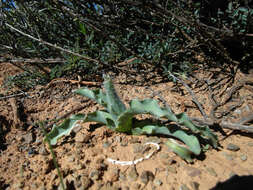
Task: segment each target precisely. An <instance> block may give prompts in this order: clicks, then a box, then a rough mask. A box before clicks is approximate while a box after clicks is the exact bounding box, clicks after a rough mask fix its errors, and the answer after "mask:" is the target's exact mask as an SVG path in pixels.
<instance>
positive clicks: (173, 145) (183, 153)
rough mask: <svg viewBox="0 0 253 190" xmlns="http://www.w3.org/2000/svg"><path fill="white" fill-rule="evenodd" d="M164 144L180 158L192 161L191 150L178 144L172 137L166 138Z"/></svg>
mask: <svg viewBox="0 0 253 190" xmlns="http://www.w3.org/2000/svg"><path fill="white" fill-rule="evenodd" d="M165 144H166V145H167V146H168V147H169V148H170V149H171V150H172V151H173V152H175V153H176V154H177V155H179V156H180V157H181V158H183V159H185V160H186V161H187V162H189V163H192V158H191V155H192V152H191V151H190V150H188V149H187V148H185V147H183V146H182V145H180V144H178V143H177V142H176V141H175V140H174V139H168V141H167V142H166V143H165Z"/></svg>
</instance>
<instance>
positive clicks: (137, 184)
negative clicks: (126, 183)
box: [132, 183, 141, 190]
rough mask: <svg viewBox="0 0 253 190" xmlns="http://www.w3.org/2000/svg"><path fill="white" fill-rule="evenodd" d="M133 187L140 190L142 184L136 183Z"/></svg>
mask: <svg viewBox="0 0 253 190" xmlns="http://www.w3.org/2000/svg"><path fill="white" fill-rule="evenodd" d="M132 187H133V189H136V190H138V189H140V188H141V184H139V183H134V184H133V186H132Z"/></svg>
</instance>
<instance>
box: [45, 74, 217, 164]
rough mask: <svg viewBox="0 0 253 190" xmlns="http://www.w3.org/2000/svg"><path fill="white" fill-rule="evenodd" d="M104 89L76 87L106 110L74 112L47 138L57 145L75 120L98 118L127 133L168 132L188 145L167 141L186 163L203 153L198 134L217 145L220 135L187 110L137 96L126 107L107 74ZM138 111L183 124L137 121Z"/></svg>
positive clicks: (153, 133) (165, 133)
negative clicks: (179, 110) (177, 111)
mask: <svg viewBox="0 0 253 190" xmlns="http://www.w3.org/2000/svg"><path fill="white" fill-rule="evenodd" d="M104 88H105V92H104V91H103V90H102V89H96V90H90V89H87V88H81V89H78V90H76V91H75V93H77V94H80V95H82V96H85V97H88V98H90V99H92V100H94V101H96V102H97V103H98V104H100V105H102V106H103V107H104V108H105V110H98V111H95V112H93V113H88V114H87V115H84V114H77V115H72V116H71V117H70V118H68V119H66V120H65V121H64V122H63V123H62V124H60V125H58V126H54V127H53V129H52V130H51V132H50V133H48V134H47V135H46V139H47V141H48V142H50V144H52V145H55V144H56V143H57V140H58V139H59V138H60V137H62V136H64V135H68V134H69V133H70V132H71V130H72V129H73V128H74V127H75V124H76V122H77V121H80V120H81V121H83V122H91V121H95V122H98V123H102V124H105V125H106V126H108V127H109V128H110V129H112V130H114V131H117V132H123V133H127V134H133V135H142V134H147V135H166V136H170V137H174V138H176V139H179V140H180V141H182V142H184V143H185V145H186V146H182V145H180V144H178V143H177V142H176V141H174V140H169V141H168V142H167V143H166V144H167V145H168V146H169V147H170V148H171V149H172V150H173V151H174V152H175V153H177V154H178V155H179V156H180V157H182V158H183V159H185V160H186V161H187V162H192V158H191V155H192V154H194V155H199V154H200V153H201V145H200V141H199V140H198V138H197V134H198V136H199V138H202V140H203V138H205V139H207V140H208V141H209V143H210V144H211V145H212V146H214V147H217V138H216V136H215V135H214V134H213V133H212V132H211V131H210V130H209V128H208V127H199V126H196V125H194V124H193V123H192V122H191V121H190V120H189V118H188V117H187V115H186V114H185V113H180V114H174V113H173V111H172V110H171V109H170V108H168V107H166V108H164V107H160V106H159V104H158V102H157V101H156V100H154V99H145V100H141V101H140V100H137V99H134V100H132V101H131V102H130V103H129V107H128V108H127V107H126V106H125V105H124V103H123V102H122V101H121V100H120V98H119V97H118V95H117V93H116V91H115V89H114V86H113V83H112V81H111V79H110V78H109V77H105V81H104ZM137 114H151V115H153V116H155V117H156V118H159V119H162V118H164V119H166V120H168V121H172V122H175V123H176V124H177V125H178V126H183V127H181V128H179V127H178V128H175V127H172V126H173V125H171V126H165V125H161V124H160V123H161V122H151V121H135V120H134V116H135V115H137ZM133 121H135V122H133ZM186 129H188V131H187V130H186ZM187 132H188V133H187ZM190 133H191V134H190ZM194 134H195V135H194Z"/></svg>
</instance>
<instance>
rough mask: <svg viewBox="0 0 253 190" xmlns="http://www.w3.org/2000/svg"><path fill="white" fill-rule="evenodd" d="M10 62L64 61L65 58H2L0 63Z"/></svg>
mask: <svg viewBox="0 0 253 190" xmlns="http://www.w3.org/2000/svg"><path fill="white" fill-rule="evenodd" d="M5 62H12V63H64V62H66V60H64V59H60V58H56V59H43V60H42V59H24V58H20V59H11V58H2V59H0V63H5Z"/></svg>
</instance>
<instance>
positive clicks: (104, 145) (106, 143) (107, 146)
mask: <svg viewBox="0 0 253 190" xmlns="http://www.w3.org/2000/svg"><path fill="white" fill-rule="evenodd" d="M110 146H111V143H110V142H105V143H104V144H103V147H104V148H109V147H110Z"/></svg>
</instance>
